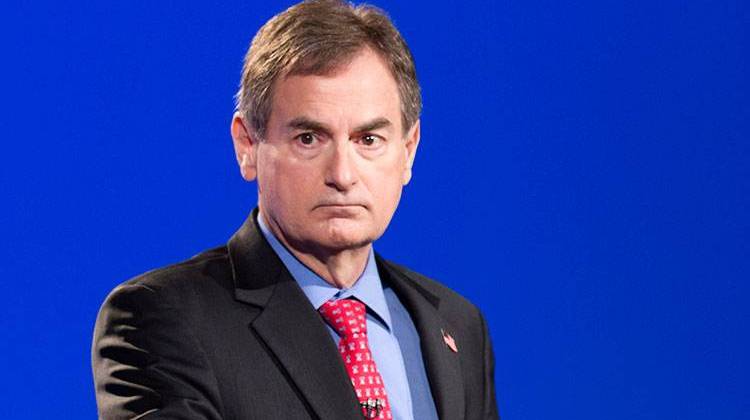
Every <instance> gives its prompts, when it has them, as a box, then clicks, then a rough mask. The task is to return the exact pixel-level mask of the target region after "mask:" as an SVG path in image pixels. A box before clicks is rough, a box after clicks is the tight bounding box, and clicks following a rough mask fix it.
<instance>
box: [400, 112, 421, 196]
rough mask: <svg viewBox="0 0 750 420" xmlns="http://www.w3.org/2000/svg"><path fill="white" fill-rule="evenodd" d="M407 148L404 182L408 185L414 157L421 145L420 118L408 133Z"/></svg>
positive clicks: (405, 145)
mask: <svg viewBox="0 0 750 420" xmlns="http://www.w3.org/2000/svg"><path fill="white" fill-rule="evenodd" d="M404 141H405V143H404V147H405V148H406V166H405V167H404V176H403V184H404V185H406V184H408V183H409V181H410V180H411V168H412V166H413V165H414V158H415V157H416V156H417V146H419V120H417V121H416V122H415V123H414V125H412V127H411V128H410V129H409V132H408V133H406V138H405V139H404Z"/></svg>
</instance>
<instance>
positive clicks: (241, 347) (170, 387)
mask: <svg viewBox="0 0 750 420" xmlns="http://www.w3.org/2000/svg"><path fill="white" fill-rule="evenodd" d="M254 214H255V212H253V215H251V216H250V217H249V218H248V220H247V221H246V222H245V224H244V225H243V226H242V228H241V229H240V230H239V231H238V232H237V233H235V234H234V236H232V238H231V239H230V240H229V243H228V244H227V245H226V246H223V247H220V248H216V249H213V250H209V251H206V252H203V253H201V254H199V255H197V256H195V257H193V258H191V259H189V260H187V261H185V262H182V263H179V264H176V265H172V266H169V267H166V268H162V269H158V270H155V271H151V272H148V273H146V274H143V275H141V276H139V277H136V278H134V279H132V280H130V281H128V282H126V283H123V284H121V285H120V286H118V287H117V288H115V289H114V290H113V291H112V293H110V295H109V296H108V297H107V299H106V300H105V302H104V304H103V305H102V307H101V310H100V312H99V316H98V318H97V321H96V327H95V330H94V340H93V346H92V365H93V371H94V382H95V385H96V399H97V404H98V408H99V415H100V416H101V418H104V419H123V418H136V417H137V418H147V419H157V418H158V419H162V418H170V419H174V418H180V419H352V420H354V419H362V414H361V411H360V409H359V408H358V403H357V399H356V395H355V394H354V390H353V387H352V386H351V383H350V381H349V377H348V376H347V373H346V370H345V368H344V364H343V361H342V359H341V357H340V355H339V353H338V351H337V349H336V345H335V344H334V341H333V340H332V339H331V336H330V334H329V332H328V331H327V329H326V327H325V325H324V321H323V320H322V319H321V318H320V316H319V314H318V313H317V311H316V310H315V309H314V308H313V306H312V305H311V304H310V302H309V301H308V299H307V297H306V296H305V294H304V293H303V292H302V289H301V288H300V287H299V286H298V284H297V282H295V281H294V279H293V278H292V277H291V275H290V274H289V272H288V271H287V270H286V268H285V267H284V265H283V263H282V262H281V260H279V258H278V257H277V256H276V254H275V253H274V251H273V250H272V249H271V247H270V245H268V243H267V242H266V240H265V238H263V236H262V234H261V233H260V231H259V228H258V226H257V225H256V222H255V217H254ZM377 265H378V271H379V273H380V276H381V279H382V281H383V282H387V283H388V284H389V285H390V286H391V287H392V288H393V290H394V292H396V294H397V295H398V297H399V299H400V300H401V301H402V302H403V304H404V306H405V307H406V308H407V310H408V311H409V313H410V314H411V317H412V319H413V320H414V324H415V326H416V328H417V331H418V332H419V335H420V339H421V348H422V353H423V357H424V362H425V367H426V370H427V376H428V379H429V382H430V388H431V390H432V394H433V397H434V399H435V404H436V406H437V411H438V415H439V417H440V418H441V419H451V420H452V419H456V420H458V419H466V420H471V419H491V418H497V408H496V403H495V389H494V381H493V370H494V366H493V356H492V349H491V346H490V341H489V336H488V333H487V326H486V325H485V321H484V319H483V318H482V316H481V314H480V313H479V311H478V310H477V309H476V307H474V306H473V305H472V304H471V303H469V302H468V301H467V300H465V299H464V298H462V297H460V296H459V295H458V294H456V293H455V292H453V291H451V290H449V289H447V288H446V287H444V286H442V285H440V284H438V283H436V282H435V281H433V280H430V279H428V278H426V277H423V276H421V275H419V274H417V273H414V272H412V271H409V270H407V269H405V268H403V267H400V266H398V265H396V264H393V263H391V262H388V261H386V260H384V259H382V258H380V257H379V256H378V257H377ZM441 330H445V331H446V332H448V333H449V334H450V335H452V336H453V337H454V339H455V342H456V345H457V347H458V353H455V352H453V351H452V350H451V349H450V348H449V347H448V346H447V345H446V343H445V340H444V338H443V335H442V332H441ZM139 416H141V417H139Z"/></svg>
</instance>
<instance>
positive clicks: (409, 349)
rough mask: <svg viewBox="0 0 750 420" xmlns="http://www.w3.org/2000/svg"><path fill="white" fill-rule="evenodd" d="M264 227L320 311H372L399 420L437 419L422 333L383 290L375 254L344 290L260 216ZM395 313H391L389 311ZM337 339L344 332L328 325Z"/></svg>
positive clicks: (376, 355) (381, 364) (370, 324)
mask: <svg viewBox="0 0 750 420" xmlns="http://www.w3.org/2000/svg"><path fill="white" fill-rule="evenodd" d="M258 225H259V226H260V230H261V232H262V233H263V236H264V237H265V238H266V240H267V241H268V243H269V244H270V245H271V248H273V250H274V251H275V252H276V255H278V256H279V258H280V259H281V261H282V262H283V263H284V265H285V266H286V268H287V270H289V273H290V274H291V275H292V277H293V278H294V279H295V280H296V281H297V283H298V284H299V285H300V287H301V288H302V291H303V292H304V293H305V295H306V296H307V298H308V299H309V300H310V303H311V304H312V305H313V307H315V309H319V308H320V306H321V305H323V303H325V302H327V301H329V300H336V299H346V298H351V297H354V298H357V299H358V300H360V301H361V302H362V303H364V304H365V305H366V306H367V316H366V322H367V336H368V341H369V345H370V351H371V352H372V357H373V359H375V364H376V365H377V367H378V370H379V371H380V375H381V376H382V377H383V382H384V385H385V390H386V393H387V395H388V401H389V402H390V403H391V413H392V414H393V418H394V419H398V420H413V419H415V418H417V419H420V420H422V419H428V420H429V419H435V420H437V411H436V409H435V403H434V401H433V399H432V394H431V393H430V386H429V381H428V379H427V374H426V371H425V368H424V362H423V361H422V352H421V349H420V347H419V334H418V333H417V330H416V328H415V327H414V323H413V322H412V320H411V317H410V316H409V313H408V311H407V310H406V308H404V306H403V305H402V304H401V302H400V301H399V300H398V297H397V296H396V294H395V293H394V292H393V290H391V289H390V288H389V287H387V288H383V285H382V283H381V281H380V275H379V274H378V269H377V265H376V263H375V254H374V252H373V251H372V250H371V251H370V255H369V257H368V260H367V266H366V267H365V270H364V271H363V272H362V274H361V275H360V277H359V278H358V279H357V281H356V282H355V283H354V285H353V286H352V287H351V288H349V289H339V288H337V287H335V286H333V285H331V284H329V283H327V282H326V281H325V280H323V279H322V278H321V277H320V276H318V275H317V274H315V273H314V272H313V271H312V270H310V269H309V268H307V266H305V265H304V264H302V263H301V262H300V261H299V260H298V259H297V258H295V257H294V256H293V255H292V254H291V253H290V252H289V251H288V250H287V249H286V248H285V247H284V245H282V244H281V242H279V240H278V239H277V238H276V237H275V236H274V235H273V233H272V232H271V230H270V229H269V228H268V226H267V225H266V224H265V222H264V220H263V217H262V216H261V215H260V213H259V214H258ZM389 308H390V310H389ZM326 326H327V327H328V330H329V332H330V334H331V337H332V338H333V340H334V341H335V342H336V345H337V346H338V342H339V341H340V339H341V338H340V337H339V335H338V333H337V332H336V331H335V330H334V329H333V328H331V327H330V326H329V325H328V324H326Z"/></svg>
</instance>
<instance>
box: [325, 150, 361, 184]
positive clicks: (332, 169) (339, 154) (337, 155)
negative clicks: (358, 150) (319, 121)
mask: <svg viewBox="0 0 750 420" xmlns="http://www.w3.org/2000/svg"><path fill="white" fill-rule="evenodd" d="M354 159H355V157H354V156H352V147H351V144H350V142H349V141H343V142H340V143H338V144H336V146H335V147H334V148H333V150H332V152H331V156H330V158H329V160H328V165H327V168H326V169H327V171H326V185H328V186H329V187H332V188H335V189H336V190H337V191H347V190H349V189H350V188H351V187H352V186H354V184H356V183H357V181H358V180H359V175H358V174H357V168H356V163H355V162H354Z"/></svg>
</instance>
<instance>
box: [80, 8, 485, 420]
mask: <svg viewBox="0 0 750 420" xmlns="http://www.w3.org/2000/svg"><path fill="white" fill-rule="evenodd" d="M237 101H238V107H237V108H238V109H237V112H236V113H235V115H234V118H233V120H232V125H231V133H232V138H233V141H234V148H235V152H236V157H237V161H238V163H239V166H240V171H241V174H242V176H243V177H244V178H245V179H246V180H248V181H253V180H256V181H257V184H258V208H257V209H256V210H255V211H253V212H252V214H251V215H250V216H249V217H248V219H247V221H246V222H245V223H244V225H243V226H242V227H241V228H240V230H239V231H238V232H237V233H236V234H235V235H234V236H233V237H232V238H231V239H230V240H229V242H228V244H227V245H226V246H222V247H219V248H216V249H213V250H210V251H206V252H204V253H202V254H199V255H197V256H195V257H193V258H191V259H190V260H187V261H185V262H183V263H180V264H176V265H173V266H170V267H166V268H163V269H159V270H156V271H152V272H149V273H146V274H144V275H142V276H139V277H137V278H135V279H132V280H130V281H128V282H126V283H124V284H122V285H120V286H118V287H117V288H116V289H115V290H114V291H113V292H112V293H111V294H110V295H109V296H108V297H107V299H106V301H105V302H104V304H103V306H102V308H101V310H100V313H99V317H98V319H97V324H96V328H95V332H94V343H93V349H92V358H93V369H94V378H95V383H96V394H97V403H98V407H99V413H100V416H101V417H102V418H107V419H109V418H113V419H114V418H118V419H119V418H136V417H137V418H191V419H192V418H201V419H310V418H316V419H357V418H360V419H361V418H363V417H365V418H398V419H419V420H421V419H435V418H440V419H488V418H497V409H496V403H495V395H494V393H495V391H494V381H493V358H492V350H491V346H490V341H489V337H488V333H487V327H486V325H485V323H484V320H483V318H482V316H481V315H480V313H479V311H478V310H477V309H476V308H475V307H474V306H473V305H471V304H470V303H469V302H467V301H466V300H465V299H463V298H461V297H460V296H458V295H457V294H456V293H455V292H452V291H450V290H448V289H447V288H445V287H444V286H441V285H439V284H438V283H436V282H434V281H432V280H430V279H427V278H425V277H423V276H421V275H419V274H417V273H414V272H411V271H409V270H407V269H405V268H403V267H400V266H398V265H396V264H393V263H391V262H389V261H387V260H385V259H383V258H381V257H380V256H379V255H377V254H375V253H374V251H373V247H372V243H373V241H375V240H376V239H377V238H379V237H380V236H381V235H382V234H383V232H384V230H385V229H386V227H387V225H388V223H389V221H390V219H391V217H392V215H393V213H394V211H395V209H396V206H397V204H398V201H399V199H400V196H401V190H402V188H403V186H404V185H406V184H407V183H408V182H409V180H410V178H411V168H412V164H413V162H414V157H415V154H416V151H417V146H418V144H419V134H420V129H419V112H420V108H421V100H420V94H419V86H418V84H417V80H416V72H415V69H414V63H413V60H412V57H411V54H410V52H409V50H408V48H407V46H406V44H405V43H404V41H403V40H402V38H401V36H400V34H399V33H398V31H397V30H396V29H395V28H394V27H393V25H392V24H391V22H390V21H389V20H388V18H387V17H386V16H385V15H384V14H383V13H382V12H380V11H379V10H377V9H374V8H372V7H368V6H360V7H356V8H355V7H354V6H351V5H349V4H346V3H342V2H338V1H309V2H304V3H301V4H298V5H296V6H294V7H292V8H290V9H288V10H286V11H285V12H283V13H281V14H280V15H278V16H276V17H274V18H273V19H271V20H270V21H269V22H268V23H266V24H265V25H264V26H263V28H261V29H260V31H259V32H258V34H257V35H256V37H255V39H254V40H253V42H252V45H251V46H250V49H249V51H248V53H247V55H246V57H245V63H244V68H243V74H242V82H241V88H240V91H239V93H238V95H237ZM141 416H142V417H141Z"/></svg>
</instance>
